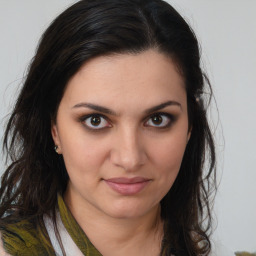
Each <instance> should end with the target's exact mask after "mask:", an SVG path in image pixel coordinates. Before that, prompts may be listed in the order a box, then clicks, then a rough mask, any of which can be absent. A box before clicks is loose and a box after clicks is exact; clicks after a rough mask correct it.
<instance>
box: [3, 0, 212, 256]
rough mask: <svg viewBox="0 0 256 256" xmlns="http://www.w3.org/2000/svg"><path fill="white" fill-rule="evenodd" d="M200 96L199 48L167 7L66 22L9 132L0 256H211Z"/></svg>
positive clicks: (151, 1) (155, 3) (148, 1)
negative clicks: (1, 252) (2, 255)
mask: <svg viewBox="0 0 256 256" xmlns="http://www.w3.org/2000/svg"><path fill="white" fill-rule="evenodd" d="M207 84H208V89H207V88H205V86H206V85H207ZM205 91H208V95H209V92H210V94H211V88H210V85H209V83H208V80H207V78H206V76H205V75H204V74H203V72H202V70H201V68H200V53H199V49H198V42H197V39H196V37H195V35H194V33H193V31H192V30H191V28H190V27H189V26H188V24H187V23H186V22H185V21H184V19H183V18H182V17H181V16H180V15H179V14H178V13H177V12H176V11H175V10H174V9H173V8H172V7H171V6H170V5H169V4H167V3H166V2H164V1H161V0H122V1H120V0H107V1H106V0H94V1H90V0H82V1H79V2H77V3H76V4H74V5H73V6H71V7H70V8H68V9H67V10H66V11H64V12H63V13H62V14H61V15H60V16H59V17H57V18H56V20H55V21H54V22H53V23H52V24H51V25H50V27H49V28H48V29H47V30H46V32H45V33H44V35H43V37H42V39H41V42H40V44H39V47H38V49H37V53H36V55H35V57H34V59H33V62H32V63H31V66H30V69H29V72H28V75H27V78H26V81H25V83H24V85H23V88H22V90H21V92H20V95H19V97H18V100H17V103H16V105H15V108H14V110H13V113H12V115H11V117H10V120H9V122H8V125H7V128H6V132H5V137H4V149H5V150H6V153H7V156H8V157H9V158H10V159H11V160H12V163H11V164H10V166H9V167H8V168H7V170H6V171H5V173H4V175H3V177H2V184H1V189H0V198H1V207H0V216H1V217H2V219H1V222H0V230H1V235H2V241H3V245H2V247H3V248H2V250H4V251H5V252H6V253H8V255H104V256H108V255H111V256H113V255H124V256H125V255H152V256H154V255H209V253H210V251H211V242H210V239H209V236H210V231H211V212H210V198H209V197H210V195H211V193H212V192H213V191H214V189H215V152H214V143H213V139H212V135H211V132H210V129H209V126H208V122H207V118H206V105H208V104H207V102H205V101H207V98H205V96H204V92H205ZM208 100H209V98H208ZM206 159H207V164H206V165H205V160H206Z"/></svg>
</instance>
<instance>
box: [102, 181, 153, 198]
mask: <svg viewBox="0 0 256 256" xmlns="http://www.w3.org/2000/svg"><path fill="white" fill-rule="evenodd" d="M104 181H105V182H106V183H107V185H108V186H109V187H110V188H111V189H113V190H114V191H115V192H117V193H119V194H121V195H126V196H129V195H134V194H137V193H139V192H140V191H141V190H142V189H143V188H145V187H146V186H147V184H148V183H149V182H150V179H146V178H143V177H135V178H130V179H129V178H123V177H120V178H112V179H107V180H104Z"/></svg>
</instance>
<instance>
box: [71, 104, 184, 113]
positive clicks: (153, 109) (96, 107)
mask: <svg viewBox="0 0 256 256" xmlns="http://www.w3.org/2000/svg"><path fill="white" fill-rule="evenodd" d="M168 106H178V107H179V108H180V109H182V108H181V104H180V103H179V102H177V101H172V100H169V101H167V102H164V103H161V104H159V105H157V106H154V107H151V108H149V109H146V110H145V111H144V112H145V114H150V113H153V112H156V111H158V110H161V109H163V108H165V107H168ZM72 108H89V109H92V110H95V111H98V112H101V113H104V114H108V115H113V116H117V115H118V114H117V113H116V112H115V111H113V110H111V109H109V108H106V107H103V106H100V105H96V104H92V103H86V102H81V103H78V104H76V105H74V106H73V107H72Z"/></svg>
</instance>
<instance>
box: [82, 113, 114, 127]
mask: <svg viewBox="0 0 256 256" xmlns="http://www.w3.org/2000/svg"><path fill="white" fill-rule="evenodd" d="M83 122H84V124H85V125H86V126H87V127H88V128H89V129H94V130H99V129H103V128H106V127H111V124H110V123H109V122H108V121H107V120H106V118H104V117H103V116H101V115H90V116H87V117H86V118H85V119H84V120H83Z"/></svg>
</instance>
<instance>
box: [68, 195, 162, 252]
mask: <svg viewBox="0 0 256 256" xmlns="http://www.w3.org/2000/svg"><path fill="white" fill-rule="evenodd" d="M64 200H65V202H66V204H67V205H68V207H69V209H70V211H71V213H72V214H73V216H74V218H75V219H76V221H77V222H78V224H79V225H80V227H81V228H82V229H83V231H84V232H85V233H86V235H87V237H88V238H89V239H90V241H91V242H92V244H94V246H95V247H96V248H97V249H98V251H100V252H101V254H102V255H104V256H108V255H111V256H115V255H123V256H126V255H141V256H142V255H159V253H160V250H161V242H162V238H163V223H162V221H161V217H160V214H161V212H160V205H157V206H156V207H154V208H153V209H152V210H151V211H150V212H149V213H147V214H145V215H143V216H138V217H134V218H114V217H111V216H109V215H107V214H104V213H103V212H101V211H100V210H98V209H97V208H95V207H93V206H92V205H88V204H86V206H85V205H82V204H81V203H77V201H76V199H75V198H73V197H71V196H70V195H69V194H68V193H66V194H65V197H64ZM95 230H97V231H98V232H95ZM145 248H146V249H145Z"/></svg>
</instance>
